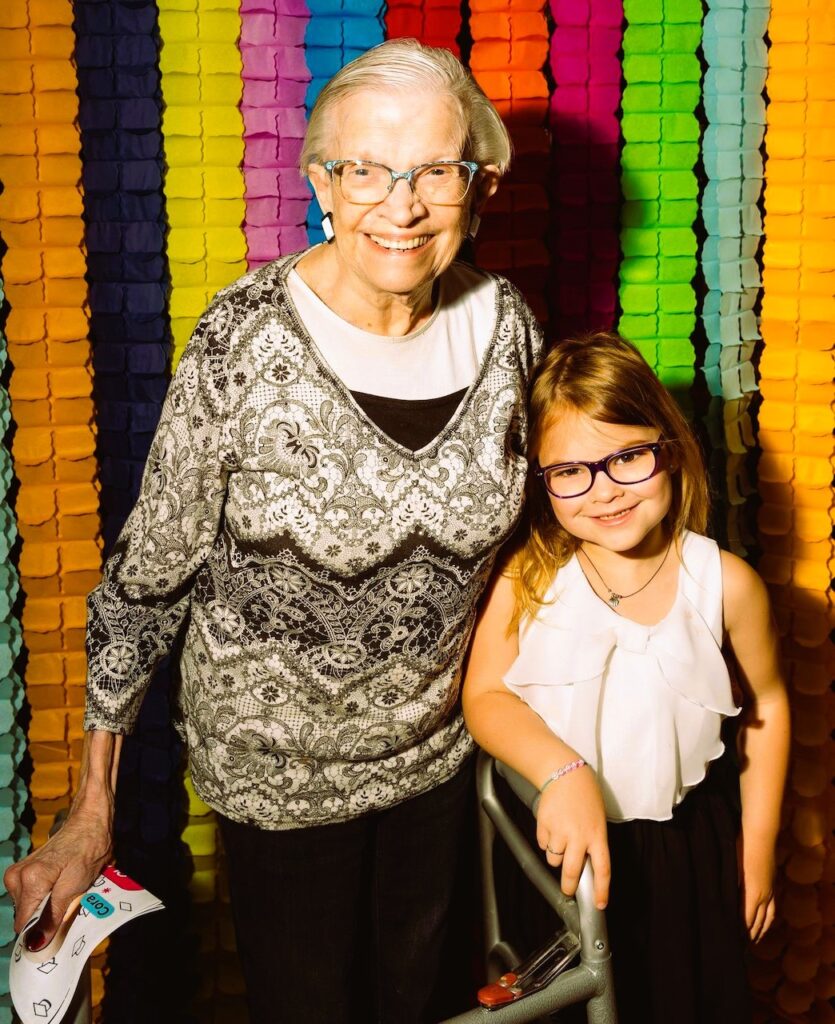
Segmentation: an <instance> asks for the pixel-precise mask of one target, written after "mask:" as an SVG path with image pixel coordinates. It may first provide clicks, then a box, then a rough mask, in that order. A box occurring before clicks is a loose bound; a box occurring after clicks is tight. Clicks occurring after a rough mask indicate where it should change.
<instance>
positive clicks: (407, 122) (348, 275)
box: [297, 89, 483, 335]
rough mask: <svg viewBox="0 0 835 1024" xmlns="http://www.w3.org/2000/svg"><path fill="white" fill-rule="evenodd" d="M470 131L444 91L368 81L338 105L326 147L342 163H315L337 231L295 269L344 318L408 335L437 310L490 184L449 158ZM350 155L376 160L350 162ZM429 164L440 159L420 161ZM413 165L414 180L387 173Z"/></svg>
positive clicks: (457, 156) (457, 157)
mask: <svg viewBox="0 0 835 1024" xmlns="http://www.w3.org/2000/svg"><path fill="white" fill-rule="evenodd" d="M465 134H466V133H465V129H464V125H463V124H462V119H461V115H460V113H459V111H458V110H457V108H456V104H455V101H454V100H453V99H452V98H451V97H449V96H446V95H443V94H436V93H431V92H425V91H424V92H419V93H405V92H402V91H395V92H382V91H380V90H369V89H366V90H361V91H358V92H356V93H354V94H353V95H352V96H350V97H348V98H346V99H344V100H342V102H340V103H339V105H338V106H336V107H335V108H334V110H333V112H332V113H331V116H330V120H329V137H328V150H329V151H328V152H327V157H328V159H329V161H332V162H333V163H334V166H333V167H332V168H331V171H330V173H328V170H327V169H326V168H325V167H324V166H323V165H319V164H313V165H311V168H310V178H311V181H312V182H313V185H314V187H315V189H316V194H317V196H318V198H319V203H320V205H321V207H322V209H323V210H324V211H326V212H330V213H331V214H332V215H333V229H334V233H335V240H334V244H333V245H331V246H327V247H325V246H320V247H319V248H318V249H316V250H314V251H313V252H311V253H310V255H309V256H307V257H306V258H305V259H304V260H302V261H301V263H300V264H299V265H298V268H297V269H298V271H299V273H300V274H301V276H302V277H303V278H304V279H305V280H306V281H308V283H311V284H312V282H313V281H314V280H315V282H316V283H315V290H316V291H317V292H318V294H319V296H320V298H322V299H323V300H324V301H325V302H326V303H327V304H328V305H329V306H330V307H331V309H333V310H334V311H335V312H337V313H338V314H339V315H340V316H342V317H343V318H345V319H346V320H348V321H350V322H352V323H354V324H356V325H357V326H361V327H363V328H365V329H366V330H370V331H373V332H375V333H380V334H388V335H403V334H407V333H409V332H410V331H413V330H415V328H417V327H419V326H420V325H421V323H423V322H424V321H425V320H426V319H428V317H429V316H430V315H431V312H432V285H433V282H434V281H435V279H436V278H437V277H438V276H439V275H440V274H442V273H443V272H444V271H445V270H446V269H447V267H449V265H450V264H451V263H452V261H453V260H454V259H455V256H456V253H457V252H458V249H459V248H460V246H461V242H462V241H463V239H464V236H465V234H466V231H467V225H468V223H469V220H470V216H471V212H472V209H473V204H474V202H475V200H476V197H477V189H478V188H481V189H482V191H483V182H482V180H481V179H480V178H479V176H478V175H476V180H473V181H472V183H471V184H470V180H471V178H472V177H473V175H472V172H471V171H469V170H468V169H467V168H466V167H461V166H450V164H449V163H444V162H451V161H461V160H464V159H465V158H464V156H463V153H462V149H463V144H464V138H465ZM347 161H364V162H368V163H369V164H370V165H375V166H373V167H365V166H361V165H354V164H351V165H349V166H348V167H347V169H346V165H345V164H343V162H347ZM427 164H429V165H432V164H436V165H437V166H436V167H434V168H430V169H429V170H419V169H420V168H422V167H423V165H427ZM380 165H382V166H380ZM413 169H414V170H415V175H414V176H413V177H412V179H411V181H410V180H407V178H406V177H398V178H396V179H395V180H394V181H392V179H391V176H390V175H389V173H388V171H389V170H392V171H394V172H395V173H397V172H400V174H403V172H408V171H410V170H413ZM372 176H373V177H372ZM444 181H446V182H447V183H446V184H443V182H444ZM375 182H376V183H378V184H379V186H380V187H379V188H378V189H377V190H374V189H373V187H372V185H373V184H374V183H375ZM456 188H458V189H460V191H461V192H462V193H463V195H462V197H461V198H460V199H457V198H456V197H457V193H456V192H455V189H456ZM444 189H446V190H447V191H446V192H445V191H444ZM428 195H431V196H433V197H438V198H441V200H442V202H440V203H438V202H430V201H428V199H427V198H425V197H426V196H428ZM378 196H380V198H379V201H376V202H368V201H367V200H368V198H369V197H370V198H373V199H376V198H377V197H378ZM358 200H365V201H358ZM447 204H449V205H447Z"/></svg>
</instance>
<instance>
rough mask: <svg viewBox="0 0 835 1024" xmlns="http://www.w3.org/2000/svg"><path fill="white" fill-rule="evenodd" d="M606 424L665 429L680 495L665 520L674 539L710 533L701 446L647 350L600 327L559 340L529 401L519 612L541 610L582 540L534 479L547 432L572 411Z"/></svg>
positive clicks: (513, 569) (517, 549)
mask: <svg viewBox="0 0 835 1024" xmlns="http://www.w3.org/2000/svg"><path fill="white" fill-rule="evenodd" d="M569 411H570V412H583V413H585V414H586V415H587V416H590V417H591V418H592V419H594V420H599V421H601V422H602V423H615V424H619V425H625V426H641V427H653V428H655V429H656V430H659V431H660V432H661V439H662V440H664V441H667V442H668V443H667V444H666V445H665V446H664V458H665V460H666V467H667V469H668V470H669V472H670V479H671V483H672V491H673V497H672V502H671V504H670V510H669V512H668V513H667V517H666V520H665V522H666V525H667V527H668V529H669V530H670V531H671V534H672V536H673V537H674V538H678V537H680V536H681V534H682V532H683V531H684V530H685V529H688V530H693V531H695V532H697V533H703V532H704V530H705V527H706V526H707V517H708V512H709V509H710V497H709V494H708V485H707V474H706V472H705V466H704V461H703V459H702V453H701V449H700V448H699V444H698V442H697V441H696V438H695V436H694V435H693V432H692V430H691V429H690V425H689V424H688V422H687V420H686V419H685V417H684V415H683V414H682V412H681V410H680V409H679V407H678V405H676V402H675V400H674V399H673V397H672V395H671V394H670V393H669V391H667V389H666V388H665V387H664V385H663V384H662V383H661V381H660V380H659V379H658V378H657V377H656V376H655V374H654V373H653V372H652V369H651V368H650V367H649V365H648V364H647V363H646V361H645V360H644V358H643V356H642V355H641V354H640V352H639V351H638V350H637V349H636V348H635V346H634V345H632V344H631V343H630V342H628V341H626V340H625V339H624V338H621V337H620V336H619V335H618V334H614V333H608V332H605V331H596V332H594V333H591V334H586V335H581V336H578V337H576V338H567V339H566V340H564V341H561V342H559V343H558V344H557V345H556V346H555V347H554V348H553V349H552V350H551V351H550V352H549V353H548V355H547V356H546V357H545V358H544V359H543V360H542V361H541V362H540V363H539V365H538V366H537V367H536V369H535V371H534V374H533V378H532V381H531V390H530V397H529V401H528V429H529V434H528V453H529V454H528V457H529V461H530V471H529V472H528V480H527V496H526V500H525V512H524V514H523V517H522V521H521V523H520V527H519V530H518V533H517V537H516V543H515V544H514V546H513V549H512V554H511V556H510V558H509V560H508V570H507V571H508V572H509V574H510V575H511V576H512V577H513V579H514V585H515V587H516V598H517V601H516V603H517V617H516V621H517V622H518V618H519V617H520V616H521V615H522V614H528V615H535V614H536V612H537V609H538V608H539V606H540V605H541V604H542V599H543V597H544V595H545V592H546V590H547V589H548V587H549V585H550V584H551V581H552V580H553V578H554V572H555V570H556V569H558V568H559V567H560V566H563V565H565V563H566V562H567V561H568V560H569V559H570V558H571V556H572V555H573V554H574V552H575V551H576V550H577V548H578V547H579V546H580V541H578V540H577V538H576V537H573V536H572V535H571V534H570V533H568V532H567V531H566V530H564V529H563V527H562V526H560V524H559V523H558V522H557V520H556V517H555V516H554V513H553V511H552V509H551V502H550V500H549V496H548V492H547V491H546V490H545V487H544V485H543V483H542V480H541V479H540V478H539V477H537V476H535V475H534V473H533V469H535V468H536V466H537V456H538V454H539V449H540V446H541V444H542V439H543V436H544V434H545V432H546V430H547V429H548V427H549V426H550V425H551V424H552V423H553V422H554V420H555V419H557V417H559V416H560V415H561V414H562V413H565V412H569Z"/></svg>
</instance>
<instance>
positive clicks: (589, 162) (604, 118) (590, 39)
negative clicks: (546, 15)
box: [550, 0, 623, 336]
mask: <svg viewBox="0 0 835 1024" xmlns="http://www.w3.org/2000/svg"><path fill="white" fill-rule="evenodd" d="M550 7H551V14H552V16H553V19H554V31H553V34H552V36H551V47H550V66H551V72H552V75H553V79H554V83H555V87H554V91H553V93H552V95H551V101H550V124H551V132H552V138H553V140H554V148H553V175H552V182H553V185H552V189H553V191H552V197H553V198H552V206H551V210H552V222H551V225H552V241H553V253H554V263H553V266H554V273H553V281H552V288H551V313H552V316H551V320H552V330H553V331H554V332H555V333H556V334H557V336H562V335H564V334H567V333H571V332H574V331H578V330H589V329H597V328H611V327H613V325H614V321H615V311H616V307H617V269H618V262H619V259H620V247H619V244H618V232H619V209H620V181H619V174H620V168H619V156H618V143H619V139H620V123H619V120H618V116H617V111H618V106H619V104H620V97H621V77H622V76H621V66H620V60H619V50H620V47H621V41H622V23H623V3H622V0H550Z"/></svg>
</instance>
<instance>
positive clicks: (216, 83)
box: [159, 0, 246, 366]
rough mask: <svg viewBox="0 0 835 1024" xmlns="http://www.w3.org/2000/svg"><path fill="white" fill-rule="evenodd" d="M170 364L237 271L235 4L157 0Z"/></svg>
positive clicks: (240, 182) (240, 248)
mask: <svg viewBox="0 0 835 1024" xmlns="http://www.w3.org/2000/svg"><path fill="white" fill-rule="evenodd" d="M159 27H160V36H161V39H162V49H161V53H160V69H161V71H162V95H163V100H164V111H163V117H162V130H163V136H164V151H165V160H166V165H167V172H166V175H165V182H164V191H165V197H166V210H167V217H168V224H169V233H168V261H169V267H170V273H171V301H170V313H171V329H172V334H173V338H174V356H173V359H174V365H175V366H176V363H177V362H178V361H179V358H180V356H181V354H182V351H183V349H184V347H185V344H186V342H187V341H188V338H189V336H190V334H191V332H192V329H193V328H194V324H195V323H196V321H197V318H198V317H199V316H200V314H201V313H202V312H203V310H204V309H205V308H206V306H207V305H208V304H209V301H210V300H211V298H212V297H213V295H214V294H215V292H217V290H218V289H219V288H222V287H223V286H224V285H227V284H229V283H230V282H231V281H233V280H234V279H235V278H236V277H239V276H240V275H241V274H243V273H244V272H245V270H246V259H245V257H246V238H245V236H244V233H243V229H242V227H241V225H242V224H243V221H244V216H245V210H244V178H243V172H242V171H241V163H242V161H243V155H244V143H243V132H244V125H243V119H242V117H241V113H240V110H239V104H240V102H241V94H242V89H243V86H242V81H241V57H240V53H239V51H238V47H237V40H238V38H239V36H240V33H241V21H240V14H239V0H160V3H159Z"/></svg>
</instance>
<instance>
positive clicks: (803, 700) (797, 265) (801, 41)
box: [751, 0, 835, 1021]
mask: <svg viewBox="0 0 835 1024" xmlns="http://www.w3.org/2000/svg"><path fill="white" fill-rule="evenodd" d="M768 38H769V40H770V50H769V54H768V57H769V67H768V77H767V82H766V91H767V94H768V99H769V103H768V107H767V127H766V133H765V152H766V163H765V192H764V207H765V223H764V229H765V243H764V246H763V250H762V263H763V271H762V278H763V287H764V291H763V298H762V319H761V324H760V328H761V331H762V339H763V349H762V355H761V358H760V360H759V373H760V382H759V386H760V393H761V395H762V404H761V405H760V407H759V410H758V426H759V430H758V443H759V448H760V450H761V455H760V459H759V462H758V466H757V469H758V490H759V496H760V499H761V502H762V504H761V505H760V508H759V513H758V525H759V541H760V545H761V548H762V555H761V557H760V559H759V561H758V564H757V568H758V570H759V572H760V574H761V575H762V576H763V578H764V579H765V580H766V582H767V583H768V584H769V588H770V591H771V596H772V601H773V605H774V611H775V616H776V620H777V625H778V629H779V631H780V633H781V652H782V655H783V661H784V664H785V666H786V670H787V675H788V677H789V684H790V695H791V703H792V738H793V745H792V763H791V770H790V777H789V786H788V789H787V794H786V809H785V814H784V821H785V822H786V827H785V829H784V830H783V832H782V834H781V837H780V849H779V856H780V860H781V862H782V863H783V864H784V885H783V890H782V899H781V900H779V901H778V905H777V920H776V923H775V926H774V929H773V931H774V938H773V940H772V941H771V942H770V943H769V945H768V946H766V947H765V948H764V949H763V950H757V949H756V947H755V950H756V960H755V962H754V964H753V965H752V972H751V978H752V985H753V986H755V987H756V988H757V989H758V990H759V991H761V992H763V993H764V995H766V996H767V997H768V998H769V1000H770V1001H772V1002H773V1004H774V1005H776V1007H777V1009H778V1011H779V1012H780V1013H781V1014H782V1015H789V1016H791V1017H792V1018H793V1019H804V1020H812V1021H818V1020H826V1019H828V1016H827V1015H830V1016H831V1006H830V1005H829V1002H828V1000H829V999H830V998H831V997H832V995H833V981H832V969H831V948H832V943H831V938H832V936H831V924H832V876H833V851H832V847H831V842H830V840H831V832H830V828H831V821H830V820H829V819H830V818H831V801H830V799H829V794H830V793H831V775H832V772H831V750H832V747H831V743H832V739H831V726H832V706H831V693H830V683H831V679H832V675H833V657H832V647H831V644H830V642H829V638H830V630H831V625H832V589H831V587H830V577H831V566H832V564H833V559H832V541H831V533H830V526H831V516H832V491H831V488H830V482H831V471H832V448H831V438H830V436H829V428H830V427H831V411H830V403H831V400H832V384H831V355H830V349H831V323H832V317H833V314H835V288H833V285H832V271H831V267H832V262H833V256H835V234H834V233H833V231H832V224H833V222H835V134H833V130H832V125H833V123H835V120H833V119H835V83H833V77H832V67H833V61H835V23H833V20H832V12H831V5H829V4H827V3H825V2H821V0H801V2H800V3H791V4H790V3H788V0H772V6H771V17H770V19H769V22H768Z"/></svg>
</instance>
